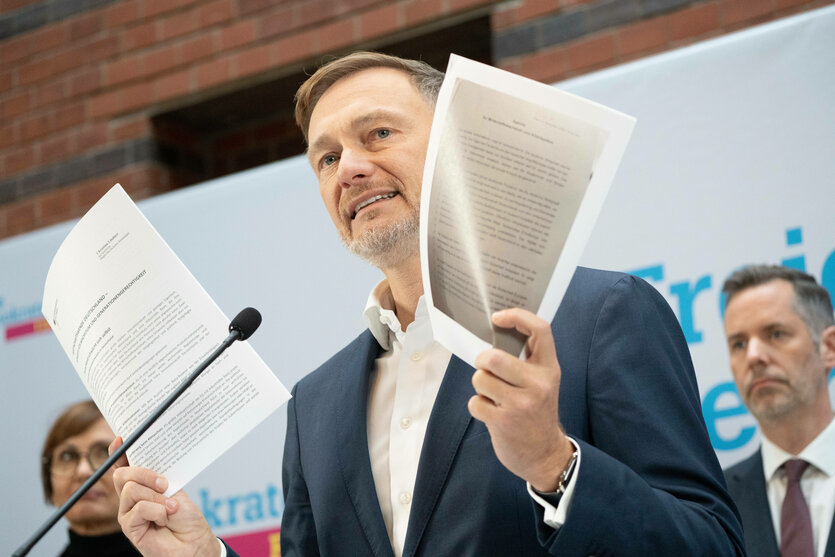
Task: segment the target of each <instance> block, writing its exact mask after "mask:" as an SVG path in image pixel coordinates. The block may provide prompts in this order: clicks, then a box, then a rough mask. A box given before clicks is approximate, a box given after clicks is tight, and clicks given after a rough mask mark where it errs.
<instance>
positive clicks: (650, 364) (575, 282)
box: [281, 268, 743, 557]
mask: <svg viewBox="0 0 835 557" xmlns="http://www.w3.org/2000/svg"><path fill="white" fill-rule="evenodd" d="M552 330H553V333H554V338H555V340H556V346H557V355H558V357H559V361H560V365H561V368H562V386H561V389H560V401H559V402H560V419H561V420H562V424H563V425H564V427H565V429H566V431H567V433H568V434H569V435H571V436H573V437H574V438H575V439H577V440H578V441H579V443H580V446H581V448H582V457H581V458H582V461H581V466H580V469H579V476H578V478H577V482H576V489H575V491H574V495H573V499H572V502H571V507H570V511H569V513H568V516H567V519H566V522H565V524H564V526H563V527H562V528H561V529H560V530H559V531H557V532H555V531H554V530H551V529H550V528H548V527H546V526H544V524H542V522H541V520H542V510H541V509H540V508H539V507H538V506H537V505H536V504H535V503H534V502H533V501H532V500H531V498H530V497H529V495H528V493H527V491H526V486H525V482H523V481H522V480H521V479H520V478H518V477H516V476H514V475H513V474H511V473H510V472H508V471H507V470H506V469H505V468H504V467H503V466H502V465H501V464H500V463H499V461H498V460H497V459H496V456H495V454H494V452H493V447H492V445H491V443H490V435H489V434H488V432H487V430H486V428H485V426H484V424H483V423H482V422H479V421H478V420H475V419H473V418H472V417H471V416H470V414H469V412H468V410H467V401H468V399H469V398H470V397H471V396H472V395H473V394H474V390H473V387H472V383H471V376H472V373H473V369H472V368H471V367H469V366H468V365H466V364H464V363H463V362H462V361H460V360H459V359H458V358H456V357H455V356H453V357H452V360H451V362H450V364H449V367H448V368H447V371H446V374H445V376H444V379H443V382H442V385H441V388H440V390H439V392H438V396H437V399H436V402H435V405H434V407H433V410H432V414H431V417H430V419H429V424H428V426H427V429H426V437H425V441H424V445H423V450H422V452H421V455H420V463H419V467H418V472H417V479H416V482H415V487H414V492H413V493H414V495H413V498H412V503H411V504H412V509H411V513H410V517H409V525H408V531H407V535H406V541H405V547H404V551H403V555H404V556H405V557H410V556H412V555H425V556H433V557H435V556H451V557H452V556H454V557H461V556H466V555H473V556H476V555H477V556H480V557H483V556H490V555H497V556H534V555H547V554H549V553H550V554H552V555H566V556H574V555H617V556H618V557H627V556H630V555H635V556H640V557H648V556H650V555H658V556H661V555H665V556H669V555H675V556H676V557H682V556H684V555H689V554H691V553H692V554H694V555H710V556H727V555H735V554H739V555H742V554H743V538H742V532H741V528H740V525H739V520H738V517H737V516H736V514H735V511H734V510H732V509H733V503H732V502H731V499H730V497H729V495H728V494H727V492H726V489H725V486H724V479H723V477H722V471H721V469H720V467H719V464H718V462H717V460H716V456H715V454H714V452H713V449H712V448H711V445H710V442H709V440H708V435H707V431H706V429H705V426H704V422H703V419H702V414H701V406H700V402H699V392H698V388H697V385H696V379H695V374H694V372H693V367H692V362H691V360H690V354H689V352H688V349H687V344H686V342H685V340H684V337H683V335H682V333H681V329H680V328H679V326H678V322H677V321H676V319H675V316H674V315H673V313H672V311H671V310H670V308H669V306H668V305H667V303H666V301H665V300H664V299H663V297H662V296H661V295H660V294H658V292H656V291H655V290H654V289H653V288H652V287H651V286H649V285H648V284H646V283H645V282H643V281H641V280H640V279H636V278H634V277H631V276H628V275H623V274H620V273H611V272H604V271H595V270H591V269H585V268H578V270H577V272H576V273H575V275H574V278H573V279H572V282H571V284H570V286H569V288H568V292H567V293H566V295H565V298H564V299H563V302H562V304H561V305H560V308H559V311H558V313H557V316H556V318H555V320H554V322H553V323H552ZM380 350H381V348H380V346H379V345H378V344H377V342H376V340H375V339H374V337H373V336H372V334H371V332H370V331H368V330H366V331H365V332H363V333H362V334H361V335H360V336H359V337H358V338H357V339H356V340H354V341H353V342H352V343H351V344H349V345H348V346H347V347H346V348H344V349H343V350H342V351H340V352H339V353H338V354H336V355H335V356H334V357H333V358H331V359H330V360H329V361H328V362H326V363H325V364H323V365H322V366H321V367H320V368H319V369H317V370H316V371H314V372H313V373H311V374H310V375H308V376H307V377H305V378H304V379H302V380H301V381H300V382H299V383H298V384H297V385H296V387H295V388H294V389H293V397H294V398H293V399H292V400H291V401H290V404H289V407H288V425H287V437H286V440H285V447H284V463H283V475H282V480H283V489H284V497H285V511H284V516H283V518H282V525H281V542H282V555H283V556H284V557H293V556H296V555H298V556H305V557H307V556H311V555H319V554H321V555H335V556H345V555H351V556H364V555H377V556H391V555H392V549H391V546H390V543H389V539H388V536H387V534H386V528H385V524H384V522H383V516H382V513H381V511H380V507H379V504H378V501H377V494H376V491H375V487H374V479H373V476H372V473H371V464H370V458H369V455H368V444H367V437H366V408H367V393H368V378H369V372H370V371H371V370H372V369H373V368H374V362H375V359H376V358H377V356H378V355H379V353H380ZM650 542H652V543H650Z"/></svg>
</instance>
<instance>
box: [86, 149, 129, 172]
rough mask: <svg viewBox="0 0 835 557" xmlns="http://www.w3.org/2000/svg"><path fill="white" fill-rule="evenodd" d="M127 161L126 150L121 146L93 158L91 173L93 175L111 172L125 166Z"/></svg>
mask: <svg viewBox="0 0 835 557" xmlns="http://www.w3.org/2000/svg"><path fill="white" fill-rule="evenodd" d="M127 160H128V155H127V149H126V148H125V147H124V146H123V145H119V146H117V147H112V148H110V149H108V150H107V151H104V152H102V153H98V154H96V155H94V156H93V167H92V172H93V174H94V175H101V174H106V173H108V172H113V171H114V170H118V169H120V168H122V167H123V166H125V164H127Z"/></svg>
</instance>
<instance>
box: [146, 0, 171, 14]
mask: <svg viewBox="0 0 835 557" xmlns="http://www.w3.org/2000/svg"><path fill="white" fill-rule="evenodd" d="M142 5H143V8H144V10H143V12H142V15H143V16H145V17H146V18H149V19H150V18H154V17H156V16H158V15H160V14H164V13H165V12H170V11H172V10H175V9H177V3H176V2H172V1H171V0H144V2H143V3H142Z"/></svg>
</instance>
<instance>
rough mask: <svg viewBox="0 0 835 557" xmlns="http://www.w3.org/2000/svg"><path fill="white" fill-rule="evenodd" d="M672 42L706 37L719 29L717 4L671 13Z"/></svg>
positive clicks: (710, 3)
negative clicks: (705, 35)
mask: <svg viewBox="0 0 835 557" xmlns="http://www.w3.org/2000/svg"><path fill="white" fill-rule="evenodd" d="M668 17H669V18H670V40H673V41H676V40H681V39H685V38H688V37H696V36H699V35H704V34H705V33H708V32H710V31H714V30H716V29H718V28H719V7H718V6H717V4H716V3H715V2H708V3H705V4H699V5H696V6H693V7H691V8H687V9H684V10H681V11H678V12H674V13H671V14H670V15H669V16H668Z"/></svg>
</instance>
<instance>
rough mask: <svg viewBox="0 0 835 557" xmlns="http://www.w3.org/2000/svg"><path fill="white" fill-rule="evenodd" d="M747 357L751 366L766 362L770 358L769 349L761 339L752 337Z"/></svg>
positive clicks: (749, 340)
mask: <svg viewBox="0 0 835 557" xmlns="http://www.w3.org/2000/svg"><path fill="white" fill-rule="evenodd" d="M745 357H746V359H747V360H748V365H749V366H754V365H761V364H764V363H765V362H766V359H767V358H768V349H767V347H766V346H765V344H763V342H762V341H761V340H760V339H758V338H756V337H753V338H750V339H748V349H747V351H746V353H745Z"/></svg>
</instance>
